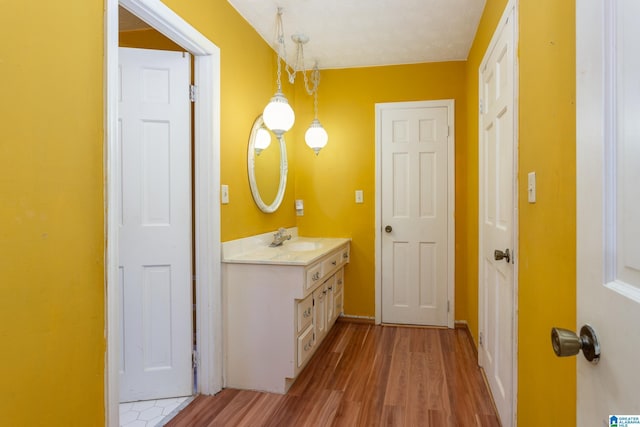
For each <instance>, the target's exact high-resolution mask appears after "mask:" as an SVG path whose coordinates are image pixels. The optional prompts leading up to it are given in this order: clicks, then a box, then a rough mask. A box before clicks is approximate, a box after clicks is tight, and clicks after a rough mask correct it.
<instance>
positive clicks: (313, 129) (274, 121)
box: [262, 7, 329, 155]
mask: <svg viewBox="0 0 640 427" xmlns="http://www.w3.org/2000/svg"><path fill="white" fill-rule="evenodd" d="M291 40H293V42H294V43H295V44H296V59H295V63H294V66H293V67H291V66H289V65H288V64H287V61H286V57H287V51H286V46H285V43H284V27H283V25H282V8H281V7H279V8H278V12H277V15H276V52H277V54H278V59H277V61H278V72H277V75H276V85H277V90H276V93H275V95H274V96H273V97H272V98H271V100H270V101H269V104H267V106H266V107H265V109H264V112H263V113H262V117H263V119H264V124H265V126H266V127H267V128H269V129H270V130H271V131H272V132H273V133H274V134H275V135H276V136H277V137H278V138H282V135H283V134H284V133H285V132H287V131H288V130H289V129H291V127H292V126H293V123H294V122H295V113H294V112H293V109H292V108H291V106H290V105H289V101H287V98H286V97H285V96H284V94H283V93H282V83H281V77H282V65H281V61H282V62H284V65H285V70H286V72H287V75H288V77H289V83H291V84H294V83H295V80H296V73H298V72H301V73H302V75H303V78H304V88H305V90H306V92H307V94H309V95H311V96H313V97H314V119H313V121H312V122H311V125H310V126H309V129H307V131H306V133H305V141H306V143H307V145H308V146H309V147H311V149H313V151H315V153H316V155H318V152H319V151H320V150H321V149H322V148H323V147H324V146H325V145H327V141H328V139H329V136H328V135H327V132H326V131H325V130H324V128H323V127H322V124H320V121H319V120H318V85H319V84H320V70H319V69H318V65H317V64H315V65H314V67H313V71H312V72H311V86H309V79H308V78H307V69H306V68H305V63H304V45H305V44H306V43H307V42H308V41H309V37H308V36H307V35H306V34H294V35H292V36H291Z"/></svg>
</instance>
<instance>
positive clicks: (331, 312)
mask: <svg viewBox="0 0 640 427" xmlns="http://www.w3.org/2000/svg"><path fill="white" fill-rule="evenodd" d="M326 285H327V298H326V300H327V331H328V330H329V329H331V326H333V322H334V321H335V320H336V319H335V307H334V305H333V296H334V295H335V290H336V274H334V275H333V276H331V278H329V280H327V283H326Z"/></svg>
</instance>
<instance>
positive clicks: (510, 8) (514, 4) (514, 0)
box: [478, 0, 520, 426]
mask: <svg viewBox="0 0 640 427" xmlns="http://www.w3.org/2000/svg"><path fill="white" fill-rule="evenodd" d="M511 12H513V20H514V22H513V25H514V27H513V37H514V40H513V42H514V43H513V46H514V55H513V64H512V66H513V114H514V118H513V144H514V146H513V218H512V220H513V248H514V249H513V255H512V257H513V325H512V327H513V343H512V347H511V354H512V358H513V366H512V369H513V372H512V375H511V378H512V387H513V388H512V390H513V393H512V396H513V403H512V404H513V408H512V414H513V416H512V419H511V420H509V422H510V423H511V424H507V423H506V421H505V420H503V422H504V423H505V425H511V426H516V425H517V420H518V417H517V415H518V414H517V410H518V270H519V268H518V259H519V248H520V233H519V225H518V224H519V223H518V203H519V200H518V171H519V167H518V166H519V165H518V117H519V115H518V92H519V86H518V73H519V71H518V55H517V52H518V40H519V36H518V35H519V30H518V28H519V27H518V19H519V16H518V0H509V1H508V3H507V6H506V7H505V8H504V12H503V13H502V17H501V18H500V22H499V23H498V25H497V26H496V30H495V32H494V33H493V36H492V37H491V42H490V43H489V46H487V50H486V51H485V53H484V56H483V58H482V62H481V63H480V67H479V68H478V96H479V97H481V95H482V92H481V90H482V84H483V83H482V69H483V68H484V66H485V64H486V61H487V60H488V57H489V54H490V53H491V51H492V50H493V48H494V47H495V45H496V43H497V42H498V38H499V36H500V33H501V29H502V27H504V25H505V24H506V23H507V19H508V18H509V15H510V14H511ZM482 133H483V129H482V118H481V113H480V111H478V142H479V144H478V147H479V153H481V151H480V138H481V135H482ZM481 172H482V159H481V158H480V156H478V194H479V197H478V327H479V328H480V325H482V320H483V317H484V312H483V310H482V304H481V301H482V300H481V295H482V294H481V292H482V289H481V283H482V268H481V265H482V264H481V263H482V260H483V259H484V258H483V254H482V238H483V237H482V217H481V215H480V212H482V209H483V203H482V200H483V197H484V195H483V194H482V179H483V177H482V176H481V175H480V174H481ZM478 355H480V352H478Z"/></svg>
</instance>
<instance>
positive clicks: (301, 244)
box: [282, 241, 322, 252]
mask: <svg viewBox="0 0 640 427" xmlns="http://www.w3.org/2000/svg"><path fill="white" fill-rule="evenodd" d="M321 247H322V243H320V242H309V241H298V242H296V241H293V242H285V243H284V244H283V245H282V249H284V250H287V251H292V252H307V251H315V250H318V249H320V248H321Z"/></svg>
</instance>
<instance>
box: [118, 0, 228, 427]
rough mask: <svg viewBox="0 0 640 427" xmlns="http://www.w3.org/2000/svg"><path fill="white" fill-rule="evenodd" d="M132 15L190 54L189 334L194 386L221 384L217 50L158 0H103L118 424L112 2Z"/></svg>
mask: <svg viewBox="0 0 640 427" xmlns="http://www.w3.org/2000/svg"><path fill="white" fill-rule="evenodd" d="M119 6H122V7H123V8H125V9H126V10H128V11H129V12H130V13H131V14H133V15H134V16H137V17H138V18H140V19H141V20H142V21H144V22H147V23H149V24H150V25H151V26H152V27H153V28H154V29H156V30H157V31H158V32H160V33H161V34H163V35H164V36H166V37H167V38H168V39H170V40H171V41H173V42H174V43H176V44H177V45H179V46H181V47H182V48H183V49H184V50H185V51H187V52H189V53H190V54H191V55H193V56H194V58H195V59H194V79H195V87H196V90H195V92H196V93H197V96H198V99H197V101H198V102H197V103H196V105H195V107H194V114H193V118H194V130H193V133H194V141H195V142H194V164H193V189H194V200H195V204H194V215H193V223H194V229H195V233H194V248H195V249H194V263H195V269H194V280H195V283H196V284H195V296H196V307H195V312H196V323H195V334H196V337H197V342H198V345H199V348H198V353H197V354H195V355H194V360H195V361H196V363H197V366H198V371H197V382H196V384H197V390H196V391H197V392H198V393H201V394H213V393H216V392H218V391H220V390H221V386H222V347H221V343H222V324H221V317H222V316H221V276H220V207H219V204H218V200H219V188H220V185H219V183H220V174H219V170H220V158H219V151H220V149H219V147H220V135H219V129H220V126H219V123H220V113H219V109H220V108H219V105H220V51H219V49H218V47H216V46H215V45H214V44H213V43H211V42H210V41H209V40H208V39H206V37H204V36H203V35H202V34H200V33H199V32H198V31H197V30H195V29H194V28H193V27H191V26H190V25H189V24H187V23H186V22H185V21H184V20H183V19H182V18H180V17H179V16H178V15H176V14H175V13H174V12H173V11H172V10H171V9H169V8H168V7H167V6H165V5H164V4H162V3H160V2H153V3H150V2H148V1H144V0H120V1H118V0H108V1H107V3H106V13H105V32H106V34H105V53H106V62H105V67H106V69H105V76H106V81H105V102H106V105H105V129H106V135H105V175H106V176H105V182H106V189H105V194H106V196H105V202H106V210H105V222H106V253H105V264H106V266H105V271H106V309H105V314H106V319H105V322H106V336H107V349H106V361H105V362H106V363H105V365H106V372H105V407H106V420H107V422H106V424H107V425H108V426H118V425H119V411H118V405H119V400H120V399H119V385H118V377H119V360H120V349H119V341H120V324H121V319H120V308H121V300H120V292H119V286H118V263H119V250H118V224H119V222H118V221H119V218H118V212H119V207H120V203H121V200H120V197H121V190H120V189H119V172H120V171H119V170H118V162H117V159H118V158H119V157H118V156H119V155H120V153H119V147H118V123H117V121H118V90H117V88H118V29H119V23H118V20H119V19H118V8H119Z"/></svg>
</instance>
